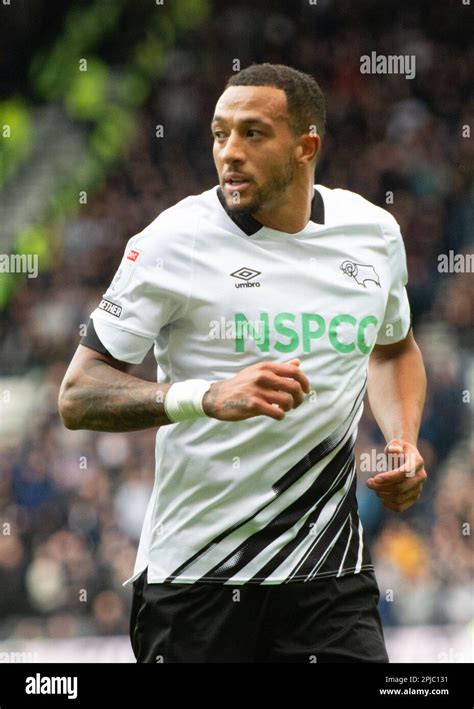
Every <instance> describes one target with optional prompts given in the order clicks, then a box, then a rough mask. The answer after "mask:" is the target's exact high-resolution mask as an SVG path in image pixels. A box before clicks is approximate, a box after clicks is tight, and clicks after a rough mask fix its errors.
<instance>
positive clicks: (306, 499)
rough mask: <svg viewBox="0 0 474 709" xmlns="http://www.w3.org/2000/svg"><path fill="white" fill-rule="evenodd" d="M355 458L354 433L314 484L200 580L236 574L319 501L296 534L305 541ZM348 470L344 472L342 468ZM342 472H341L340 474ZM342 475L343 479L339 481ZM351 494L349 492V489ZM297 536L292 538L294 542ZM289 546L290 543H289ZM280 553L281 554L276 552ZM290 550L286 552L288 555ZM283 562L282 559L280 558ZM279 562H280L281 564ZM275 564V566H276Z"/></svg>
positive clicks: (266, 574) (265, 569)
mask: <svg viewBox="0 0 474 709" xmlns="http://www.w3.org/2000/svg"><path fill="white" fill-rule="evenodd" d="M353 459H354V436H351V437H350V438H349V439H348V440H347V441H346V443H345V444H344V445H343V446H342V448H341V450H340V451H338V453H337V454H336V455H335V456H334V458H333V459H332V460H331V462H330V463H328V465H327V466H326V467H325V468H324V469H323V470H322V471H321V473H320V474H319V475H318V477H317V478H316V480H315V481H314V482H313V484H312V485H310V487H309V488H308V489H307V490H306V491H305V492H304V493H303V494H302V495H300V497H298V498H297V499H296V500H294V502H292V503H291V505H289V506H288V507H286V508H285V509H284V510H282V511H281V512H280V514H278V515H277V516H276V517H275V518H274V519H272V520H271V522H269V523H268V524H267V525H266V526H265V527H263V528H262V529H259V530H258V532H255V534H252V535H251V536H250V537H248V538H247V539H246V540H245V541H244V542H242V543H241V544H240V546H238V547H237V549H235V550H234V551H233V552H232V553H231V554H229V555H228V556H227V557H226V558H225V559H223V560H222V561H221V562H220V563H219V564H216V566H214V567H213V568H212V569H210V570H209V571H208V572H207V573H206V574H205V575H204V576H202V577H201V578H200V579H199V580H200V581H206V580H207V577H208V576H209V577H212V579H213V580H215V581H216V580H223V581H224V580H226V579H227V578H229V577H230V576H234V575H235V574H236V573H238V572H239V571H240V570H241V569H243V568H244V566H247V564H248V563H250V562H251V561H252V559H254V558H255V557H256V556H258V555H259V554H260V553H261V552H262V551H263V550H264V549H265V548H266V547H268V546H270V545H271V544H272V543H273V542H274V541H275V539H278V537H280V536H281V535H282V534H284V533H285V532H286V531H287V530H288V529H291V527H294V526H295V525H296V524H297V523H298V521H299V520H300V519H301V518H302V517H304V516H305V515H306V514H307V513H308V512H309V510H311V509H312V508H313V507H314V506H315V505H316V507H315V509H314V511H313V512H312V513H311V515H310V517H308V520H307V521H306V522H305V524H304V525H303V526H302V528H301V529H300V530H299V531H298V534H297V535H296V537H299V541H300V542H301V541H302V540H303V539H304V538H306V537H307V536H308V534H310V532H311V522H313V523H314V522H315V521H316V520H317V518H318V517H319V515H320V513H321V510H322V509H323V508H324V506H325V505H326V503H327V501H328V499H329V498H330V497H331V496H332V495H333V494H334V493H335V492H336V489H334V487H335V486H334V485H333V483H334V479H335V478H336V477H337V478H338V482H340V485H339V487H342V486H343V485H344V483H345V482H346V480H347V477H348V475H349V469H350V467H351V466H350V463H351V462H352V461H353ZM342 471H344V472H342ZM338 474H340V475H338ZM339 477H341V478H342V481H339ZM348 494H349V493H348ZM349 504H350V503H349ZM346 514H347V512H346ZM293 541H294V540H292V542H293ZM288 546H289V545H288ZM276 556H278V555H276ZM287 556H288V554H284V558H286V557H287ZM274 559H275V557H273V558H272V559H271V561H270V562H269V564H267V565H266V566H265V567H264V569H263V570H262V571H261V572H259V574H258V576H259V577H261V576H262V574H263V578H266V577H267V576H268V575H269V573H268V572H267V567H268V566H270V565H273V563H274ZM279 563H281V561H280V562H279ZM279 563H277V564H276V566H278V565H279ZM276 566H275V568H276Z"/></svg>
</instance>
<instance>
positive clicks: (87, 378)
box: [60, 361, 170, 431]
mask: <svg viewBox="0 0 474 709" xmlns="http://www.w3.org/2000/svg"><path fill="white" fill-rule="evenodd" d="M169 387H170V385H169V384H154V383H153V382H146V381H144V380H143V379H138V378H137V377H133V376H132V375H130V374H126V373H125V372H122V371H118V370H117V369H114V368H113V367H110V366H109V365H108V364H106V363H104V362H101V361H95V362H94V363H93V364H91V365H90V366H88V367H87V369H85V370H83V372H82V374H81V377H80V378H79V379H78V381H76V382H74V383H69V384H68V383H63V387H62V388H61V393H60V404H61V405H60V411H61V417H62V419H63V421H64V423H65V424H66V425H67V427H68V428H72V429H87V430H91V431H137V430H141V429H144V428H153V427H157V426H163V425H166V424H169V423H170V421H169V420H168V418H167V416H166V414H165V410H164V406H163V402H164V398H165V394H166V392H167V391H168V389H169Z"/></svg>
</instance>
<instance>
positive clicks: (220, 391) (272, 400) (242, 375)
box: [202, 359, 310, 421]
mask: <svg viewBox="0 0 474 709" xmlns="http://www.w3.org/2000/svg"><path fill="white" fill-rule="evenodd" d="M300 364H301V362H300V360H299V359H292V360H290V361H289V362H285V363H279V362H259V363H258V364H252V365H251V366H250V367H246V368H245V369H242V371H241V372H239V373H238V374H236V375H235V376H234V377H231V378H230V379H225V380H224V381H221V382H214V383H213V384H211V387H210V389H209V391H207V392H206V393H205V394H204V398H203V401H202V405H203V409H204V411H205V413H206V414H207V415H208V416H210V417H211V418H216V419H219V420H220V421H243V420H244V419H248V418H252V417H253V416H270V418H273V419H276V420H278V421H280V420H281V419H282V418H284V416H285V412H286V411H289V410H290V409H296V407H297V406H299V405H300V404H301V403H302V402H303V400H304V397H305V394H308V393H309V391H310V385H309V381H308V378H307V377H306V375H305V374H304V373H303V371H302V370H301V369H300Z"/></svg>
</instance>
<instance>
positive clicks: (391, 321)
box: [376, 219, 411, 345]
mask: <svg viewBox="0 0 474 709" xmlns="http://www.w3.org/2000/svg"><path fill="white" fill-rule="evenodd" d="M381 227H382V230H383V233H384V236H385V238H386V240H387V246H388V254H389V268H390V291H389V294H388V299H387V305H386V307H385V314H384V319H383V322H382V325H381V326H380V329H379V332H378V336H377V340H376V344H377V345H392V344H394V343H395V342H399V341H400V340H403V339H405V337H406V336H407V335H408V332H409V330H410V327H411V312H410V303H409V301H408V295H407V291H406V285H407V282H408V270H407V259H406V253H405V245H404V243H403V238H402V235H401V233H400V227H399V226H398V223H397V222H396V221H395V219H393V221H390V222H388V223H384V224H382V225H381Z"/></svg>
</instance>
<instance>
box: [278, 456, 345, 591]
mask: <svg viewBox="0 0 474 709" xmlns="http://www.w3.org/2000/svg"><path fill="white" fill-rule="evenodd" d="M351 472H352V476H353V477H352V482H351V486H350V488H349V490H348V491H347V494H346V495H345V497H344V498H343V499H342V500H341V501H340V503H339V505H338V508H337V510H336V512H335V514H334V515H333V517H332V519H331V521H330V523H329V524H328V525H327V527H326V529H325V530H324V531H323V532H322V534H321V535H320V536H319V537H318V538H317V539H316V540H315V541H314V544H313V545H312V547H311V548H310V549H309V550H308V552H307V553H306V554H305V557H304V558H303V559H302V560H300V561H299V562H298V564H297V565H296V566H295V568H294V569H293V571H292V572H291V574H290V575H289V577H288V580H290V579H291V578H294V577H296V576H298V577H299V578H300V579H301V578H306V579H308V580H309V579H310V578H311V577H312V576H313V575H314V573H315V571H316V570H317V566H318V565H320V562H321V560H322V561H324V558H325V556H324V558H323V559H322V557H323V554H324V551H325V550H327V549H328V547H329V545H330V542H331V540H333V539H334V537H336V536H337V533H338V532H340V531H341V528H342V527H343V526H344V524H345V523H346V520H347V515H348V514H349V512H350V511H351V508H352V507H354V504H355V502H354V501H355V491H356V485H357V478H356V475H355V468H354V458H353V457H352V468H351ZM311 516H312V517H313V519H311V522H313V523H314V522H315V521H316V519H317V518H316V517H315V515H311Z"/></svg>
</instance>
